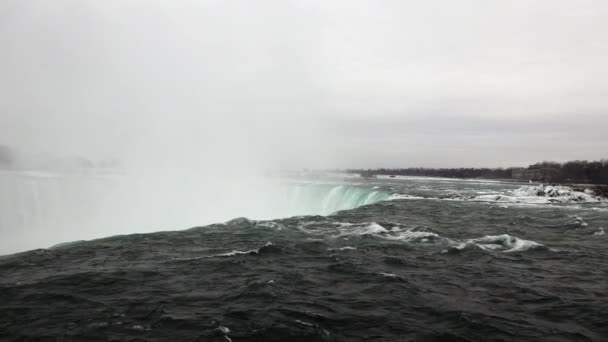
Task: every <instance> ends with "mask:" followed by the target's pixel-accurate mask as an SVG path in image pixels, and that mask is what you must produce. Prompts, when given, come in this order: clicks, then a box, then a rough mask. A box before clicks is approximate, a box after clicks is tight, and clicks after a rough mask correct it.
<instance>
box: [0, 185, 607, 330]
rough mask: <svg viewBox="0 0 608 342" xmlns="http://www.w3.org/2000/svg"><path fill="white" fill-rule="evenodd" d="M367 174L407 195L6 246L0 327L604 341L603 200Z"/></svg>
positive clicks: (0, 266) (0, 263)
mask: <svg viewBox="0 0 608 342" xmlns="http://www.w3.org/2000/svg"><path fill="white" fill-rule="evenodd" d="M368 186H369V188H370V191H372V190H373V191H378V189H382V190H383V191H384V190H386V191H391V192H393V193H399V194H400V196H395V197H393V198H394V199H393V200H390V201H383V202H378V203H375V204H371V205H367V206H363V207H359V208H356V209H352V210H346V211H341V212H338V213H336V214H334V215H330V216H301V217H293V218H287V219H280V220H272V221H250V220H247V219H236V220H232V221H229V222H227V223H225V224H216V225H211V226H206V227H197V228H192V229H189V230H185V231H177V232H161V233H151V234H137V235H128V236H115V237H110V238H105V239H101V240H94V241H88V242H76V243H71V244H65V245H62V246H58V247H55V248H51V249H39V250H34V251H30V252H25V253H19V254H15V255H10V256H4V257H0V340H2V341H234V342H236V341H292V342H295V341H539V340H543V341H604V340H608V250H607V248H606V247H607V244H608V235H605V234H603V231H604V228H608V210H607V208H606V204H605V203H601V202H597V203H596V202H595V200H594V199H590V198H587V197H585V195H581V194H572V193H567V192H564V191H562V193H560V194H558V195H556V196H554V197H551V196H548V195H546V194H543V193H539V192H538V191H537V190H538V189H536V188H532V187H523V188H520V186H521V185H509V184H502V183H491V182H488V183H466V182H460V183H458V182H450V181H446V182H445V183H441V182H438V181H432V180H426V181H418V183H416V182H409V181H398V180H377V181H373V182H371V183H370V184H368ZM374 187H376V188H375V189H374ZM518 188H520V189H518Z"/></svg>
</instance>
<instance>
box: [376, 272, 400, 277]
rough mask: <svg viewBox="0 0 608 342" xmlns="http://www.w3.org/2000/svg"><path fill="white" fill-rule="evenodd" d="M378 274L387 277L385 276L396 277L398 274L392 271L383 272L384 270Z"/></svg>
mask: <svg viewBox="0 0 608 342" xmlns="http://www.w3.org/2000/svg"><path fill="white" fill-rule="evenodd" d="M380 275H382V276H384V277H387V278H397V277H398V276H397V275H396V274H394V273H384V272H380Z"/></svg>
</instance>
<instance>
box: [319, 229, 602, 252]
mask: <svg viewBox="0 0 608 342" xmlns="http://www.w3.org/2000/svg"><path fill="white" fill-rule="evenodd" d="M337 227H338V234H335V235H331V238H333V239H336V238H348V236H366V235H367V236H374V237H377V238H381V239H384V240H392V241H401V242H405V243H411V244H433V245H438V246H442V247H445V248H448V249H456V250H462V249H466V248H470V247H476V248H480V249H482V250H484V251H499V252H505V253H511V252H524V251H527V250H532V249H542V248H544V245H543V244H541V243H538V242H536V241H531V240H525V239H522V238H518V237H516V236H511V235H509V234H501V235H486V236H483V237H481V238H472V239H451V238H447V237H443V236H441V235H439V234H437V233H434V232H429V231H424V230H419V229H415V228H403V227H401V226H400V225H397V224H395V225H392V224H386V227H385V226H382V225H380V224H379V223H376V222H371V223H362V224H352V223H338V224H337ZM310 232H311V233H313V234H320V232H319V231H318V230H315V231H310ZM325 233H326V232H325ZM598 235H599V234H598ZM345 249H350V248H345ZM334 250H340V248H335V249H334ZM443 251H444V252H447V251H448V250H447V249H444V250H443Z"/></svg>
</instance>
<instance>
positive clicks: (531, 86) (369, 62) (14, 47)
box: [0, 0, 608, 252]
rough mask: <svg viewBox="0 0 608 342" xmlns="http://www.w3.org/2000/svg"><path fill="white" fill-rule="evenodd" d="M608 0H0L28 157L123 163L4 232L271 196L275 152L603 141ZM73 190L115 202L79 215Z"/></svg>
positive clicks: (199, 210)
mask: <svg viewBox="0 0 608 342" xmlns="http://www.w3.org/2000/svg"><path fill="white" fill-rule="evenodd" d="M607 10H608V6H606V5H605V4H604V3H600V2H595V1H585V2H583V3H581V4H577V6H576V7H575V8H573V5H571V4H569V2H566V1H546V2H542V1H541V2H535V3H534V4H529V2H523V1H513V2H509V3H508V4H506V3H505V4H500V5H496V6H488V5H487V4H486V3H485V2H483V1H465V2H462V3H461V4H460V5H459V6H454V5H453V4H452V3H451V2H447V1H431V2H429V3H428V4H417V3H416V2H401V1H383V2H375V1H348V2H346V1H337V2H332V3H331V4H326V3H324V2H319V1H312V2H306V3H305V4H303V3H301V2H296V1H265V2H256V3H249V2H238V1H234V2H232V1H177V2H163V1H92V0H87V1H77V0H59V1H53V2H48V1H43V0H38V1H27V2H24V1H19V0H9V1H3V2H2V4H0V44H1V45H0V48H1V49H2V53H0V74H1V75H2V78H1V79H0V145H5V146H9V147H10V148H11V149H12V150H14V151H15V155H16V156H17V157H16V159H17V160H18V162H20V163H21V164H22V165H21V167H22V168H23V169H32V168H34V169H38V168H39V167H38V166H40V165H48V164H49V163H50V164H53V162H52V161H57V160H71V159H73V158H84V159H86V160H91V161H104V160H112V161H117V162H118V164H120V167H121V170H122V172H124V178H123V179H122V180H121V181H119V183H120V184H122V185H121V186H120V187H119V188H120V189H119V190H116V192H115V193H112V194H111V195H108V193H106V192H104V191H103V187H100V185H99V184H97V183H95V185H94V186H93V187H94V188H95V189H97V190H95V191H94V193H95V194H96V195H93V194H91V193H86V190H83V189H79V188H78V187H77V186H75V185H74V186H75V188H74V189H73V191H74V192H73V196H68V195H66V196H67V197H66V199H65V201H66V203H65V205H62V206H60V207H57V208H56V209H55V210H56V211H49V212H48V215H50V216H52V217H56V216H60V217H62V219H61V220H59V222H57V223H56V224H55V225H54V226H53V227H52V228H48V227H47V228H43V226H44V225H43V224H42V223H41V224H39V226H40V227H41V228H40V229H41V230H29V231H27V228H26V227H25V226H23V227H22V228H15V227H13V226H12V225H14V222H6V221H2V222H3V223H2V227H0V228H1V236H2V240H4V241H8V240H12V241H11V242H8V243H7V244H11V245H12V246H16V247H14V248H15V250H21V249H24V248H34V247H44V246H45V245H48V244H50V243H55V242H60V241H63V240H67V239H81V238H92V237H101V236H106V235H110V234H118V233H131V232H143V231H153V230H159V229H181V228H186V227H188V226H191V225H197V224H207V223H212V222H216V221H221V220H227V219H230V218H233V217H236V216H254V217H255V216H256V214H260V213H264V215H257V216H272V213H273V209H272V208H275V207H276V205H275V204H276V203H275V202H276V201H277V199H276V196H275V195H274V194H275V193H276V191H280V190H277V186H276V184H275V182H274V181H269V180H268V178H267V177H265V176H264V175H266V174H268V173H269V172H272V171H274V170H281V169H291V170H293V169H302V168H314V169H321V168H347V167H382V166H386V167H408V166H437V167H460V166H511V165H526V164H527V163H531V162H535V161H538V160H545V159H552V160H558V161H562V160H565V159H599V158H602V157H605V151H606V150H608V142H607V141H606V139H605V138H603V135H602V134H603V133H602V129H601V128H602V127H605V126H606V125H608V116H607V115H606V110H607V108H606V103H605V101H604V98H605V96H606V91H607V89H608V84H607V83H606V82H607V80H608V68H607V67H606V64H605V62H604V61H605V58H606V57H608V51H607V50H606V45H605V44H602V35H603V34H604V33H605V32H606V30H607V29H608V26H607V24H606V22H605V21H602V20H601V19H602V15H603V14H604V15H605V13H606V11H607ZM421 18H425V19H424V20H423V19H421ZM564 22H567V23H568V24H566V25H562V24H563V23H564ZM547 141H549V142H550V143H548V144H546V142H547ZM33 165H35V166H36V167H33ZM12 182H13V181H6V183H5V184H3V186H4V187H5V188H11V189H13V188H14V184H13V183H12ZM89 185H90V184H89ZM11 186H13V187H11ZM87 186H88V185H87ZM85 188H86V186H85ZM272 189H274V190H272ZM81 190H82V191H83V192H80V191H81ZM15 191H16V190H15ZM57 191H59V192H63V193H64V194H70V191H68V190H66V188H61V189H59V190H57ZM210 194H212V195H210ZM4 196H5V198H4V199H3V202H2V203H3V206H4V208H2V209H3V211H5V212H6V211H11V212H15V210H16V209H15V208H14V207H13V205H15V202H16V200H15V199H16V198H17V195H14V194H9V193H8V192H5V195H4ZM119 199H120V200H119ZM23 200H24V201H26V202H27V201H32V200H31V199H30V200H27V199H23ZM49 201H51V200H50V199H49ZM82 202H85V203H87V202H88V203H89V204H88V206H93V207H98V208H109V209H106V210H101V209H100V210H101V213H100V214H99V216H95V217H94V218H92V217H89V216H86V215H84V216H83V217H82V218H81V219H79V220H81V221H78V224H75V223H74V222H72V223H70V219H69V217H70V214H69V213H70V211H71V210H74V208H75V207H76V208H77V207H78V205H85V206H87V205H86V204H82ZM118 202H119V203H120V204H118ZM77 203H79V204H77ZM9 204H10V206H9ZM47 209H48V208H47ZM45 210H46V209H45ZM82 210H85V209H84V207H83V208H82V209H81V211H82ZM117 210H123V211H122V212H121V213H120V214H116V213H117ZM266 214H268V215H266ZM114 215H115V216H116V217H122V218H124V217H129V219H121V220H117V219H116V217H113V216H114ZM25 216H27V215H25ZM21 223H22V224H23V225H24V223H23V222H21ZM58 227H63V228H61V229H63V230H61V231H62V232H63V233H59V232H58V231H57V229H60V228H58ZM34 237H35V239H34ZM17 241H21V242H17ZM28 241H30V242H31V241H36V242H31V243H30V242H28ZM0 252H1V251H0Z"/></svg>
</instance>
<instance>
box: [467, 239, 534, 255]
mask: <svg viewBox="0 0 608 342" xmlns="http://www.w3.org/2000/svg"><path fill="white" fill-rule="evenodd" d="M467 242H469V243H473V244H475V245H477V246H478V247H479V248H481V249H484V250H501V249H502V250H503V251H504V252H506V253H509V252H522V251H526V250H529V249H533V248H538V247H542V246H543V245H542V244H540V243H538V242H535V241H531V240H524V239H520V238H517V237H515V236H511V235H509V234H502V235H486V236H484V237H482V238H478V239H470V240H467Z"/></svg>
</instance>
